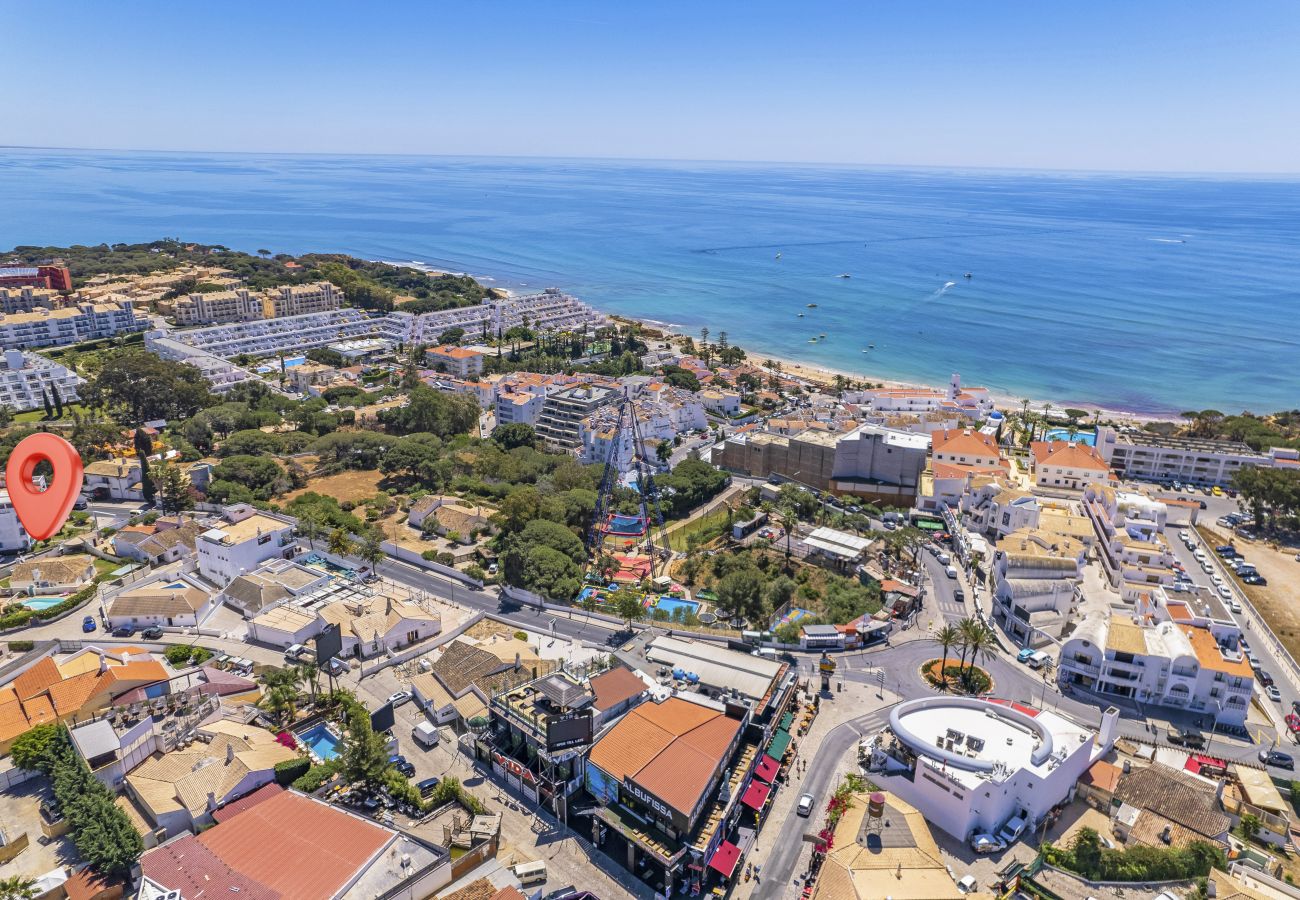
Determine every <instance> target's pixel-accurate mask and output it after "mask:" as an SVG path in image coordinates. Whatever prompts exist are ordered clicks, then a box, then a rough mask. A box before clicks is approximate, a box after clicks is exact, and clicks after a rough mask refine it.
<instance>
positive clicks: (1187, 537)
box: [1178, 531, 1192, 544]
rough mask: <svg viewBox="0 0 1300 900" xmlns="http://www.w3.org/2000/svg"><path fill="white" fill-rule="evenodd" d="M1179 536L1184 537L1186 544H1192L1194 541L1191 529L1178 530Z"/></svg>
mask: <svg viewBox="0 0 1300 900" xmlns="http://www.w3.org/2000/svg"><path fill="white" fill-rule="evenodd" d="M1178 536H1179V537H1180V538H1182V539H1183V543H1184V544H1190V543H1191V542H1192V533H1191V532H1190V531H1180V532H1178Z"/></svg>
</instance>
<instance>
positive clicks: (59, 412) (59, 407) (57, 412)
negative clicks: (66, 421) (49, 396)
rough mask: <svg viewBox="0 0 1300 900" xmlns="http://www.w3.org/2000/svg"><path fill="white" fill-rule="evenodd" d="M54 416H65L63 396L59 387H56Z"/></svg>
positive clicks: (57, 417) (59, 417)
mask: <svg viewBox="0 0 1300 900" xmlns="http://www.w3.org/2000/svg"><path fill="white" fill-rule="evenodd" d="M54 418H56V419H62V418H63V396H62V395H61V394H60V393H59V389H58V388H55V389H54Z"/></svg>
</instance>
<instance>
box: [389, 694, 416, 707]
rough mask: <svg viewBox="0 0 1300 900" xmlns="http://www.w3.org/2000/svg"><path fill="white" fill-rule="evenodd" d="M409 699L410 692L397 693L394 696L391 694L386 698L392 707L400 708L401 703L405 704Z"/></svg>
mask: <svg viewBox="0 0 1300 900" xmlns="http://www.w3.org/2000/svg"><path fill="white" fill-rule="evenodd" d="M410 699H411V692H410V691H398V692H397V693H396V694H393V695H392V696H390V697H389V698H388V702H389V703H391V704H393V705H394V706H401V705H402V704H403V703H405V702H406V701H407V700H410Z"/></svg>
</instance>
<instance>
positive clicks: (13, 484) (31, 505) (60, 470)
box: [5, 432, 84, 541]
mask: <svg viewBox="0 0 1300 900" xmlns="http://www.w3.org/2000/svg"><path fill="white" fill-rule="evenodd" d="M43 462H47V463H49V464H50V468H52V469H53V470H54V474H53V477H52V478H50V479H49V486H48V487H47V488H46V489H45V490H41V489H40V488H38V487H37V486H36V484H35V482H34V480H33V479H34V476H35V475H36V467H37V466H39V465H40V464H41V463H43ZM83 474H84V473H83V470H82V466H81V456H80V454H78V453H77V450H76V448H75V447H73V446H72V445H71V444H69V443H68V442H67V441H65V440H64V439H63V438H61V437H59V436H58V435H56V434H48V433H46V432H40V433H39V434H32V435H28V436H27V437H25V438H23V439H22V440H21V441H19V442H18V446H17V447H14V452H13V453H11V454H9V461H8V462H7V463H6V464H5V486H6V487H7V489H8V491H9V500H10V501H11V502H12V503H13V505H14V512H16V513H18V521H19V522H22V523H23V529H24V530H25V531H26V532H27V533H28V534H29V535H30V536H31V538H32V540H34V541H43V540H45V539H46V538H48V537H52V536H53V535H56V534H58V533H59V529H61V528H62V527H63V523H64V522H66V521H68V514H69V513H70V512H72V504H73V503H75V502H76V501H77V495H78V494H80V493H81V483H82V476H83Z"/></svg>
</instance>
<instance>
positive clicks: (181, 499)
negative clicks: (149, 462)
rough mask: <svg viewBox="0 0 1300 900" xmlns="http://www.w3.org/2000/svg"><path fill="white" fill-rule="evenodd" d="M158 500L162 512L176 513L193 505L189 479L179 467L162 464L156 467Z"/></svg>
mask: <svg viewBox="0 0 1300 900" xmlns="http://www.w3.org/2000/svg"><path fill="white" fill-rule="evenodd" d="M157 487H158V501H159V505H160V506H162V511H163V512H164V513H169V512H172V513H178V512H180V511H181V510H183V509H190V508H191V507H193V506H194V498H193V496H191V495H190V480H189V478H187V477H186V475H185V473H184V472H182V471H181V470H180V468H179V467H177V466H173V465H162V466H159V468H158V480H157Z"/></svg>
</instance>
